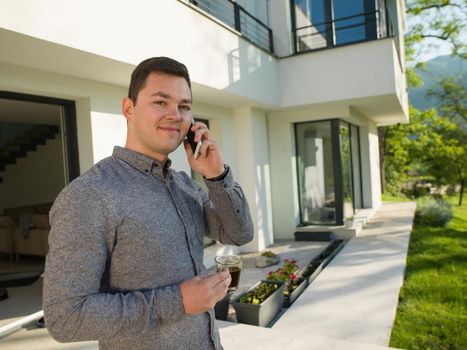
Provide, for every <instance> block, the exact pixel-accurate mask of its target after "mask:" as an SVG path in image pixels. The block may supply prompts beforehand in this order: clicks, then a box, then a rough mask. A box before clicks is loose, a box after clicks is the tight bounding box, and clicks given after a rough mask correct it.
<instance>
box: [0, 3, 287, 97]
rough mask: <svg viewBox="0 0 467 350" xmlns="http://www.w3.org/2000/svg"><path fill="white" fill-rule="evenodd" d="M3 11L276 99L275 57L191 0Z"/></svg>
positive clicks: (114, 51) (48, 30)
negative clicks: (169, 61)
mask: <svg viewBox="0 0 467 350" xmlns="http://www.w3.org/2000/svg"><path fill="white" fill-rule="evenodd" d="M0 8H1V9H2V10H1V11H0V28H4V29H7V30H10V31H14V32H18V33H22V34H26V35H29V36H31V37H35V38H39V39H44V40H47V41H51V42H53V43H58V44H61V45H65V46H69V47H72V48H76V49H79V50H83V51H85V52H90V53H93V54H97V55H100V56H104V57H110V58H112V59H114V60H116V61H121V62H126V63H130V64H134V65H136V64H138V63H139V62H140V61H142V60H143V59H145V58H147V57H152V56H168V57H173V58H175V59H177V60H179V61H180V62H183V63H185V65H186V66H187V67H188V69H189V71H190V75H191V79H192V81H193V83H195V84H202V85H205V86H209V87H211V88H215V89H220V90H226V91H228V92H231V93H235V94H238V95H240V96H245V97H249V98H254V99H257V100H258V101H262V102H264V103H274V102H275V101H277V100H278V94H279V92H278V91H279V84H278V74H277V68H276V65H277V63H276V61H275V60H274V59H273V58H272V57H271V56H270V55H269V54H267V53H265V52H264V51H262V50H260V49H258V48H256V47H255V46H254V45H251V44H249V43H248V42H246V41H245V40H243V39H241V38H240V37H239V36H238V35H237V34H235V33H234V32H233V31H231V30H226V29H225V28H224V27H222V26H220V25H219V24H218V23H217V22H216V21H213V20H211V19H209V18H208V17H206V16H205V15H202V14H200V13H199V12H198V11H196V10H194V9H193V8H192V6H191V5H189V4H187V2H186V3H185V2H183V1H175V0H158V1H152V0H141V1H139V2H138V6H134V5H132V4H129V3H128V1H125V0H103V1H94V0H81V1H61V0H42V1H40V2H38V1H34V0H15V1H8V0H0ZM122 9H124V10H122ZM18 14H21V15H20V16H19V15H18ZM103 17H105V24H103V22H102V19H103ZM181 23H183V25H180V24H181ZM70 59H71V60H72V59H73V58H72V57H70ZM76 63H77V64H80V63H79V62H76ZM213 67H215V69H212V68H213ZM258 82H260V83H261V88H258Z"/></svg>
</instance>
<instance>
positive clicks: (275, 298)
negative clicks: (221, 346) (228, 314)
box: [231, 281, 285, 327]
mask: <svg viewBox="0 0 467 350" xmlns="http://www.w3.org/2000/svg"><path fill="white" fill-rule="evenodd" d="M284 289H285V283H283V282H270V281H260V282H258V283H256V284H255V285H254V286H252V287H251V288H250V289H248V290H247V291H246V292H244V293H242V294H241V295H240V296H239V297H238V298H236V299H235V300H233V301H232V302H231V304H232V306H233V307H234V309H235V313H236V314H237V322H239V323H246V324H251V325H254V326H262V327H265V326H267V325H268V324H269V323H270V322H271V321H272V320H273V319H274V318H275V317H276V316H277V315H278V314H279V313H280V312H281V311H282V303H283V296H282V295H283V292H284Z"/></svg>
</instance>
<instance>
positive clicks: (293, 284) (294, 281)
mask: <svg viewBox="0 0 467 350" xmlns="http://www.w3.org/2000/svg"><path fill="white" fill-rule="evenodd" d="M302 282H303V278H298V276H297V275H295V274H292V276H291V278H290V281H289V283H288V284H287V288H285V289H284V295H285V296H287V295H289V294H290V293H292V292H293V291H294V290H295V289H297V288H298V286H299V285H300V283H302Z"/></svg>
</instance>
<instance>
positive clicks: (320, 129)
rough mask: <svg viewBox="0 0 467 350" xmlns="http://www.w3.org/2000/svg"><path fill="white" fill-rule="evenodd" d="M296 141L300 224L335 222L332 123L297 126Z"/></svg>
mask: <svg viewBox="0 0 467 350" xmlns="http://www.w3.org/2000/svg"><path fill="white" fill-rule="evenodd" d="M296 142H297V170H298V182H299V192H300V193H299V198H300V199H299V200H300V212H301V221H302V223H303V224H331V223H335V222H336V208H335V193H334V171H333V159H332V156H333V152H332V142H331V123H330V122H328V121H327V122H315V123H305V124H297V125H296Z"/></svg>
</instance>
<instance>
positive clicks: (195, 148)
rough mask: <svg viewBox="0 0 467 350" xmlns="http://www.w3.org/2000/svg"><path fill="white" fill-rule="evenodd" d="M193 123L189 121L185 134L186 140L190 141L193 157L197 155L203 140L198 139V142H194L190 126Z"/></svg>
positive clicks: (193, 134)
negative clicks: (188, 127)
mask: <svg viewBox="0 0 467 350" xmlns="http://www.w3.org/2000/svg"><path fill="white" fill-rule="evenodd" d="M193 124H194V123H191V125H190V129H188V134H187V135H186V138H187V140H188V142H189V143H190V147H191V150H192V151H193V156H194V157H195V159H197V158H198V157H199V151H200V149H201V145H202V143H203V141H201V140H199V141H198V142H195V133H194V132H193V131H191V127H192V126H193Z"/></svg>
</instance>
